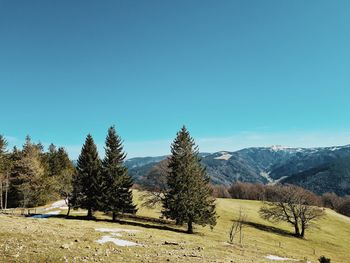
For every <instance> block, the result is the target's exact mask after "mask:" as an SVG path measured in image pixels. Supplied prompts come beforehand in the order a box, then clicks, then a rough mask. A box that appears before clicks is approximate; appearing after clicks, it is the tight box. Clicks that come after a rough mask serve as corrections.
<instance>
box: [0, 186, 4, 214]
mask: <svg viewBox="0 0 350 263" xmlns="http://www.w3.org/2000/svg"><path fill="white" fill-rule="evenodd" d="M2 192H3V189H2V180H1V181H0V208H1V209H4V205H3V202H2V201H3V197H2Z"/></svg>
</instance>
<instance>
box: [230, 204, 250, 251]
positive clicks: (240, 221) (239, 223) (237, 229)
mask: <svg viewBox="0 0 350 263" xmlns="http://www.w3.org/2000/svg"><path fill="white" fill-rule="evenodd" d="M246 221H247V215H246V214H244V213H243V210H242V208H240V209H239V214H238V218H237V219H235V220H233V222H232V225H231V228H230V231H229V242H230V243H231V244H233V241H234V239H235V237H236V235H237V234H238V233H239V244H240V245H242V244H243V228H244V226H245V225H244V223H245V222H246Z"/></svg>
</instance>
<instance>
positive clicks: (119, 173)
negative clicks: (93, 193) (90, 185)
mask: <svg viewBox="0 0 350 263" xmlns="http://www.w3.org/2000/svg"><path fill="white" fill-rule="evenodd" d="M105 152H106V153H105V158H104V160H103V162H102V173H103V183H102V187H103V190H102V196H103V208H104V210H105V211H108V212H112V215H113V221H114V220H115V219H116V215H117V214H118V213H136V206H135V205H134V204H133V200H132V191H131V187H132V185H133V181H132V178H131V177H130V176H129V175H128V170H127V168H126V167H125V165H124V160H125V157H126V154H125V153H124V152H123V145H122V141H121V138H120V137H119V136H118V135H117V133H116V130H115V128H114V127H110V128H109V129H108V134H107V138H106V146H105Z"/></svg>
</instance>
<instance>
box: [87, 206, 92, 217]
mask: <svg viewBox="0 0 350 263" xmlns="http://www.w3.org/2000/svg"><path fill="white" fill-rule="evenodd" d="M87 217H88V218H92V209H91V208H89V209H88V214H87Z"/></svg>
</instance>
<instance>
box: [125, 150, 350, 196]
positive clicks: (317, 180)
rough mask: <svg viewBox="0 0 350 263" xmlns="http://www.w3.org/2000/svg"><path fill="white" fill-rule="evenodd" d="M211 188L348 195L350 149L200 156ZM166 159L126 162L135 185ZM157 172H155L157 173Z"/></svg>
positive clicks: (272, 151)
mask: <svg viewBox="0 0 350 263" xmlns="http://www.w3.org/2000/svg"><path fill="white" fill-rule="evenodd" d="M200 156H201V158H202V160H201V161H202V164H203V166H205V167H206V170H207V173H208V175H209V176H210V179H211V182H212V183H213V184H222V185H226V186H229V185H231V184H232V183H234V182H237V181H241V182H249V183H262V184H276V183H291V184H296V185H299V186H302V187H304V188H306V189H309V190H311V191H314V192H315V193H317V194H323V193H325V192H334V193H336V194H338V195H341V196H343V195H348V194H350V145H346V146H336V147H319V148H287V147H281V146H272V147H253V148H246V149H242V150H239V151H233V152H230V151H220V152H215V153H200ZM166 159H167V156H157V157H137V158H131V159H128V160H126V162H125V163H126V166H127V167H128V169H129V173H130V175H131V176H132V177H133V178H134V180H135V182H136V183H139V184H143V182H144V180H145V178H147V175H148V174H149V173H150V172H152V171H155V170H157V169H155V168H157V166H159V165H161V163H162V162H163V163H164V162H166ZM158 170H159V169H158Z"/></svg>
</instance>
